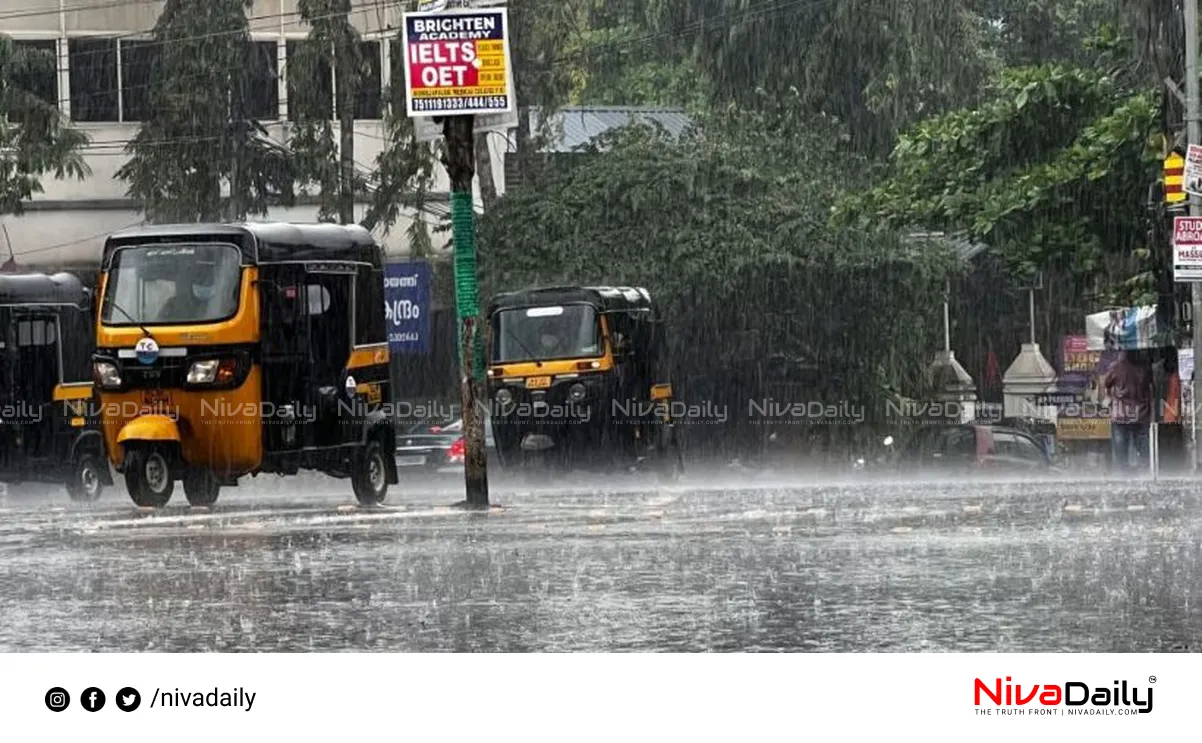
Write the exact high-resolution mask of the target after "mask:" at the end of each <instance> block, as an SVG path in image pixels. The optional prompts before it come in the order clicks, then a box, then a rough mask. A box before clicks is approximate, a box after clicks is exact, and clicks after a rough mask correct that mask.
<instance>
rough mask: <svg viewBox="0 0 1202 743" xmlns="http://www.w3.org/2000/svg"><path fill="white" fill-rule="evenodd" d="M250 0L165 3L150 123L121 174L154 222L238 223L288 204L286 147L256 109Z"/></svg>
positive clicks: (290, 173)
mask: <svg viewBox="0 0 1202 743" xmlns="http://www.w3.org/2000/svg"><path fill="white" fill-rule="evenodd" d="M249 7H250V0H205V1H204V2H195V1H194V0H167V3H166V5H165V6H164V8H163V11H162V13H161V15H160V16H159V19H158V22H157V23H156V24H155V28H154V42H155V45H156V47H157V50H158V64H156V65H155V66H154V67H153V68H152V70H151V73H150V75H151V82H150V95H149V98H150V106H149V115H148V117H147V120H146V121H144V122H142V125H141V127H140V128H139V130H138V133H137V134H136V135H135V136H134V138H133V139H132V140H131V141H130V142H129V144H128V146H127V147H126V152H127V153H128V154H129V155H130V159H129V161H128V163H126V164H125V165H124V166H122V168H121V169H120V170H119V171H118V172H117V177H118V178H120V179H122V180H124V181H126V182H127V183H128V186H129V188H128V193H129V196H130V198H132V199H134V200H136V201H137V202H138V204H139V206H140V207H141V209H142V210H143V211H144V212H145V214H146V217H147V219H149V220H151V221H159V222H162V221H170V222H193V221H214V220H238V219H244V218H245V217H246V216H247V215H252V214H253V215H262V214H266V213H267V207H268V205H269V204H270V203H272V202H273V201H282V202H284V203H289V202H290V201H291V200H292V197H293V188H294V186H293V184H294V182H295V179H296V173H295V170H294V168H293V163H292V161H291V158H290V157H289V154H288V152H287V150H286V148H285V147H283V146H282V145H281V144H279V143H278V142H275V141H273V140H272V139H271V138H270V137H269V136H268V133H267V131H266V130H265V129H264V128H263V127H262V126H261V125H259V124H258V123H257V122H255V121H254V120H253V119H251V118H250V117H249V115H248V109H249V106H248V102H249V92H250V85H249V82H250V81H249V71H250V64H249V52H250V31H249V27H248V24H247V18H246V10H247V8H249Z"/></svg>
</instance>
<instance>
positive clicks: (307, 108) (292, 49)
mask: <svg viewBox="0 0 1202 743" xmlns="http://www.w3.org/2000/svg"><path fill="white" fill-rule="evenodd" d="M285 53H286V57H287V59H286V63H287V69H285V71H284V75H285V77H286V79H287V83H288V120H289V121H296V120H297V119H298V118H300V117H301V116H300V115H301V114H302V113H303V114H304V115H305V116H306V117H307V118H312V119H325V120H327V121H328V120H329V119H332V118H334V80H333V76H332V75H331V70H330V62H329V60H328V59H327V55H324V54H322V53H321V50H320V49H319V48H317V46H316V45H315V44H313V43H312V42H310V41H308V40H304V41H289V42H288V43H287V45H286V52H285ZM301 90H304V91H305V92H304V93H301V92H300V91H301Z"/></svg>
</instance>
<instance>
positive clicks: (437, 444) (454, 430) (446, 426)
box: [396, 418, 496, 482]
mask: <svg viewBox="0 0 1202 743" xmlns="http://www.w3.org/2000/svg"><path fill="white" fill-rule="evenodd" d="M484 448H485V454H486V456H487V457H488V465H489V467H490V468H491V467H493V463H494V462H495V461H496V446H495V445H494V444H493V438H492V426H491V425H490V424H489V420H488V419H487V418H485V420H484ZM466 453H467V447H466V446H465V442H464V439H463V419H462V418H457V419H455V420H453V421H450V422H426V423H421V424H418V425H416V426H413V427H412V428H410V429H409V430H407V431H405V432H404V433H402V434H399V435H398V436H397V441H396V464H397V473H398V474H399V475H400V478H401V482H404V481H405V478H406V477H409V478H413V477H415V476H416V477H422V476H438V477H441V476H449V475H458V476H460V477H462V476H463V460H464V456H465V455H466Z"/></svg>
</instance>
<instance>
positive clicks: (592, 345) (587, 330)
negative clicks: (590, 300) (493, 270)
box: [493, 304, 602, 364]
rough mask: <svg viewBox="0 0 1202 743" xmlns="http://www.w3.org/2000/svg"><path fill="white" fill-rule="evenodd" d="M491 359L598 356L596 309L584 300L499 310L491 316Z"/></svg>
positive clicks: (550, 358)
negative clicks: (547, 305)
mask: <svg viewBox="0 0 1202 743" xmlns="http://www.w3.org/2000/svg"><path fill="white" fill-rule="evenodd" d="M493 323H494V326H493V363H497V364H510V363H514V362H520V361H550V360H552V359H572V358H587V357H590V356H600V355H601V353H602V349H601V333H600V326H599V324H598V321H597V311H596V310H595V309H593V308H592V307H591V306H589V305H586V304H575V305H572V304H570V305H563V306H554V307H528V308H523V309H511V310H501V311H500V312H498V313H497V314H496V315H495V316H494V319H493Z"/></svg>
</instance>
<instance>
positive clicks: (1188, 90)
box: [1185, 0, 1202, 472]
mask: <svg viewBox="0 0 1202 743" xmlns="http://www.w3.org/2000/svg"><path fill="white" fill-rule="evenodd" d="M1200 104H1202V102H1200V101H1199V100H1198V0H1185V123H1186V136H1187V138H1188V141H1189V144H1202V114H1200V113H1199V106H1200ZM1189 215H1190V216H1191V217H1199V216H1202V199H1200V198H1199V197H1197V196H1192V195H1191V196H1190V197H1189ZM1190 289H1191V292H1192V300H1193V302H1192V304H1193V307H1192V312H1190V322H1191V323H1192V324H1193V331H1194V342H1193V346H1194V381H1191V383H1190V386H1191V389H1192V390H1193V406H1192V407H1193V410H1192V411H1191V413H1192V414H1191V415H1190V419H1191V420H1192V421H1193V424H1192V425H1193V440H1194V456H1193V470H1194V471H1195V472H1196V471H1197V470H1198V462H1199V456H1200V455H1202V446H1199V445H1198V416H1197V414H1196V413H1197V408H1198V392H1199V389H1198V383H1197V381H1196V380H1197V379H1198V372H1197V364H1198V361H1199V358H1198V356H1199V354H1202V283H1198V282H1193V283H1191V284H1190Z"/></svg>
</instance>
